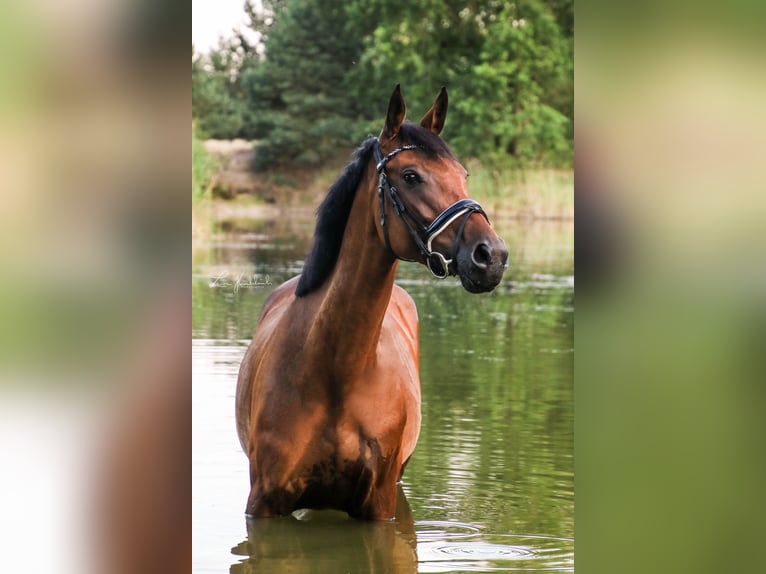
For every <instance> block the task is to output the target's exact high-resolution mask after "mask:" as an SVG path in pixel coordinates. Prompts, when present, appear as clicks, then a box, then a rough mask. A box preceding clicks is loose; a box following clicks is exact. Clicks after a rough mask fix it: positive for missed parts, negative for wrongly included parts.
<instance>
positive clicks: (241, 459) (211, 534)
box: [192, 213, 574, 573]
mask: <svg viewBox="0 0 766 574" xmlns="http://www.w3.org/2000/svg"><path fill="white" fill-rule="evenodd" d="M279 220H280V221H279V223H273V222H268V223H264V222H254V221H237V222H234V223H232V224H231V225H229V226H228V227H227V226H223V227H222V228H220V229H214V230H213V231H212V232H211V235H210V237H209V241H208V242H207V243H205V244H203V245H197V246H196V247H195V249H194V251H193V265H194V268H193V281H192V292H193V309H192V332H193V338H194V339H195V340H194V341H193V359H194V401H195V405H196V406H195V409H196V410H195V411H194V412H195V424H194V432H195V440H194V453H193V464H194V465H196V466H195V467H194V468H195V470H194V472H195V482H194V488H195V490H194V498H193V500H194V536H195V542H194V557H193V571H194V572H200V573H201V572H221V571H225V570H226V568H230V571H231V572H233V573H245V572H247V573H250V572H266V573H268V572H277V573H280V572H282V573H284V572H296V573H303V572H307V573H312V572H320V573H323V572H333V573H336V572H416V571H417V572H498V571H530V570H533V571H545V572H550V571H572V570H573V563H574V562H573V561H574V558H573V556H574V550H573V548H574V542H573V540H572V537H573V533H574V524H573V514H574V459H573V395H572V390H573V389H572V370H573V347H574V344H573V332H574V326H573V311H574V285H573V277H572V275H573V271H574V269H573V262H572V252H573V249H572V234H573V226H572V224H571V222H569V223H555V222H553V223H551V222H547V223H535V224H533V225H529V224H526V223H520V222H518V221H517V220H510V219H504V218H503V217H500V216H499V214H494V216H493V222H494V223H495V225H496V227H497V230H498V233H499V234H500V235H501V236H502V237H503V238H504V239H505V241H506V243H507V245H508V247H509V250H510V252H511V268H510V269H509V271H508V273H507V274H506V279H505V280H504V281H503V283H501V285H500V286H499V288H498V289H496V290H495V292H494V293H491V294H485V295H478V296H476V295H473V296H472V295H469V294H466V293H464V292H463V290H462V287H460V284H459V282H457V281H452V280H445V281H440V282H437V281H435V280H433V279H431V278H430V276H429V274H428V272H427V271H426V270H425V269H424V268H423V267H422V266H418V265H415V264H402V265H401V266H400V268H399V272H398V275H397V283H399V284H400V285H402V286H404V287H405V288H406V289H407V291H408V292H409V293H410V294H411V295H412V297H413V298H414V300H415V301H416V304H417V307H418V314H419V317H420V340H421V356H420V374H421V382H422V388H423V425H422V427H421V434H420V439H419V441H418V446H417V448H416V450H415V453H414V455H413V457H412V459H411V460H410V463H409V465H408V467H407V471H406V472H405V474H404V485H403V492H406V495H407V499H408V501H407V502H408V504H409V505H410V506H411V509H412V512H410V511H409V508H407V509H406V512H404V511H403V510H399V511H398V512H397V520H396V521H394V522H384V523H364V522H358V521H354V520H351V519H349V518H348V517H347V516H345V515H344V514H340V513H337V512H310V513H308V514H306V515H305V516H302V517H301V518H302V520H298V519H296V518H294V517H288V518H281V519H270V520H265V521H264V520H262V521H248V522H247V524H243V509H244V502H243V501H244V500H245V499H246V498H247V493H248V486H249V485H248V476H247V459H246V457H245V455H244V454H243V453H242V451H241V449H240V447H239V442H238V440H237V438H236V432H235V426H234V420H233V404H234V397H233V395H234V386H235V384H236V378H237V370H238V368H239V362H240V361H241V358H242V354H243V353H244V351H245V348H246V346H247V343H248V341H249V339H250V337H251V336H252V333H253V331H254V330H255V324H256V321H257V317H258V314H259V311H260V308H261V305H262V304H263V301H264V300H265V299H266V297H268V295H269V294H270V292H271V290H272V289H273V287H274V286H276V285H278V284H279V283H280V282H282V281H284V280H286V279H288V278H289V277H291V276H293V275H295V274H296V273H298V272H300V269H301V265H302V258H303V257H304V256H305V253H306V251H307V250H308V246H309V244H310V234H311V232H312V230H313V215H312V214H311V213H309V214H308V215H307V216H305V217H304V218H303V219H300V218H298V217H293V216H289V217H288V216H285V217H281V218H279ZM221 273H224V275H225V276H228V277H232V278H236V277H239V276H240V275H244V276H246V277H257V278H264V277H265V276H266V275H268V276H269V278H270V281H271V283H272V284H273V285H263V284H262V283H265V281H252V282H251V284H243V285H241V286H240V288H239V289H235V288H234V285H233V284H232V285H217V286H215V287H211V286H210V283H211V278H213V277H215V276H218V275H220V274H221ZM400 499H401V500H404V495H403V494H400ZM413 515H414V517H415V518H416V520H415V521H414V524H413ZM244 526H247V530H246V531H245V528H243V527H244ZM246 535H247V539H245V540H244V541H242V540H243V538H245V536H246ZM240 541H241V542H240ZM238 542H240V543H239V544H237V543H238ZM235 544H236V546H235V547H234V548H233V552H234V555H232V554H231V551H232V546H233V545H235Z"/></svg>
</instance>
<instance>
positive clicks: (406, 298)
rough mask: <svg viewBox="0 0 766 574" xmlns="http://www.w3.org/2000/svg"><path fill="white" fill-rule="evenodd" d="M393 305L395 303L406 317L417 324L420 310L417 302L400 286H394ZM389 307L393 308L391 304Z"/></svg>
mask: <svg viewBox="0 0 766 574" xmlns="http://www.w3.org/2000/svg"><path fill="white" fill-rule="evenodd" d="M391 303H393V304H394V306H395V307H396V308H398V309H399V310H400V312H402V313H403V314H404V315H406V316H407V317H409V318H411V320H414V321H415V322H417V320H418V308H417V307H416V306H415V301H414V300H413V299H412V296H410V294H409V293H407V291H405V290H404V289H402V288H401V287H399V285H394V289H393V291H392V292H391ZM389 307H391V305H390V304H389Z"/></svg>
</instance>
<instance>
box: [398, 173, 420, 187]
mask: <svg viewBox="0 0 766 574" xmlns="http://www.w3.org/2000/svg"><path fill="white" fill-rule="evenodd" d="M402 178H404V183H406V184H407V185H417V184H419V183H420V176H419V175H418V174H417V173H415V172H414V171H405V172H404V174H402Z"/></svg>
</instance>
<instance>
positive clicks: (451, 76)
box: [192, 0, 574, 169]
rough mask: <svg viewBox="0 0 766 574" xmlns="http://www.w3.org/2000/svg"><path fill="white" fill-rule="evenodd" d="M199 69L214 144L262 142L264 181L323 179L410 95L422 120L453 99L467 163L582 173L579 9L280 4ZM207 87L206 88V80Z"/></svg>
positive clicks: (198, 98) (450, 133)
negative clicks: (578, 160)
mask: <svg viewBox="0 0 766 574" xmlns="http://www.w3.org/2000/svg"><path fill="white" fill-rule="evenodd" d="M245 8H246V12H247V14H248V16H249V18H250V28H251V30H252V31H254V32H255V33H257V35H258V36H259V38H260V41H261V44H260V45H259V46H255V45H250V44H248V43H247V41H246V40H245V39H244V38H243V37H242V35H241V34H240V35H238V36H236V37H235V38H233V39H232V40H229V41H222V42H221V46H220V47H219V49H218V50H216V51H214V53H213V54H211V55H209V56H208V57H207V58H206V59H204V62H203V63H202V65H197V67H196V68H195V64H194V63H193V66H192V76H193V79H194V81H193V85H194V88H193V110H194V116H195V117H196V118H198V125H199V128H200V130H201V131H202V132H203V133H205V134H206V135H214V136H216V137H234V136H235V135H236V136H239V137H246V138H249V139H258V140H259V144H258V148H257V149H258V152H257V154H256V167H257V168H259V169H263V168H269V167H273V166H281V167H289V166H292V165H315V164H317V163H319V162H322V161H324V160H325V159H326V158H328V157H333V156H335V155H337V149H338V148H339V147H341V148H344V149H346V148H348V146H349V145H352V144H353V142H355V141H357V140H359V139H360V138H361V137H362V136H364V135H365V134H367V133H377V131H378V130H379V129H380V122H381V118H382V116H383V114H384V113H385V105H386V101H387V100H386V98H387V97H388V95H389V94H390V93H391V90H392V88H393V86H394V85H395V84H397V83H401V84H402V87H403V90H404V93H405V97H406V100H407V104H408V108H409V110H410V113H409V117H410V119H412V120H415V121H416V120H418V119H419V118H420V115H421V114H423V113H424V112H425V111H426V109H428V107H429V106H430V105H431V103H432V101H433V98H434V96H435V94H436V93H437V92H438V89H439V87H440V86H442V85H445V86H447V87H448V89H449V91H450V95H451V97H452V105H451V111H450V117H449V119H448V122H447V127H446V131H445V136H446V137H447V138H448V139H449V141H450V143H451V144H452V145H453V147H454V148H455V150H456V152H457V153H458V155H459V156H461V157H463V158H466V159H467V158H470V157H474V158H482V160H483V161H486V162H488V163H492V164H494V165H499V166H506V167H508V166H513V167H518V166H530V165H532V166H539V165H549V166H558V167H563V166H570V165H571V163H572V159H571V157H572V147H573V134H574V132H573V116H574V97H573V85H574V80H573V63H572V56H573V33H574V15H573V3H572V1H571V0H566V1H563V2H554V1H553V0H518V1H517V2H514V3H510V2H501V1H498V0H467V1H466V0H462V1H460V2H458V1H457V0H424V1H422V2H405V1H404V0H393V1H386V2H383V1H382V0H352V1H349V2H346V3H339V2H335V1H334V0H316V1H311V0H290V1H289V2H287V1H286V0H271V1H270V2H265V3H264V10H263V11H262V12H258V11H256V10H255V9H254V8H253V5H252V4H251V3H250V2H249V1H248V3H247V4H246V6H245ZM195 74H196V75H195Z"/></svg>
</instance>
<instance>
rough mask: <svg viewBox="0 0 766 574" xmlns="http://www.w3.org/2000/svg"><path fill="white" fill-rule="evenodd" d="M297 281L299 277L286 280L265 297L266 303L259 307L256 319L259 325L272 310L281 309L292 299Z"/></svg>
mask: <svg viewBox="0 0 766 574" xmlns="http://www.w3.org/2000/svg"><path fill="white" fill-rule="evenodd" d="M298 279H300V275H298V276H296V277H293V278H292V279H288V280H287V281H285V282H284V283H282V284H281V285H280V286H279V287H277V288H276V289H274V290H273V291H272V292H271V293H270V294H269V296H268V297H266V301H264V302H263V307H261V314H260V315H259V317H258V322H259V323H260V322H261V321H263V320H264V319H265V318H266V316H267V315H269V314H270V313H272V312H273V311H274V310H276V309H278V308H280V307H283V306H284V305H285V304H287V303H289V302H290V301H291V300H292V299H293V297H294V296H295V287H296V285H297V283H298Z"/></svg>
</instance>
